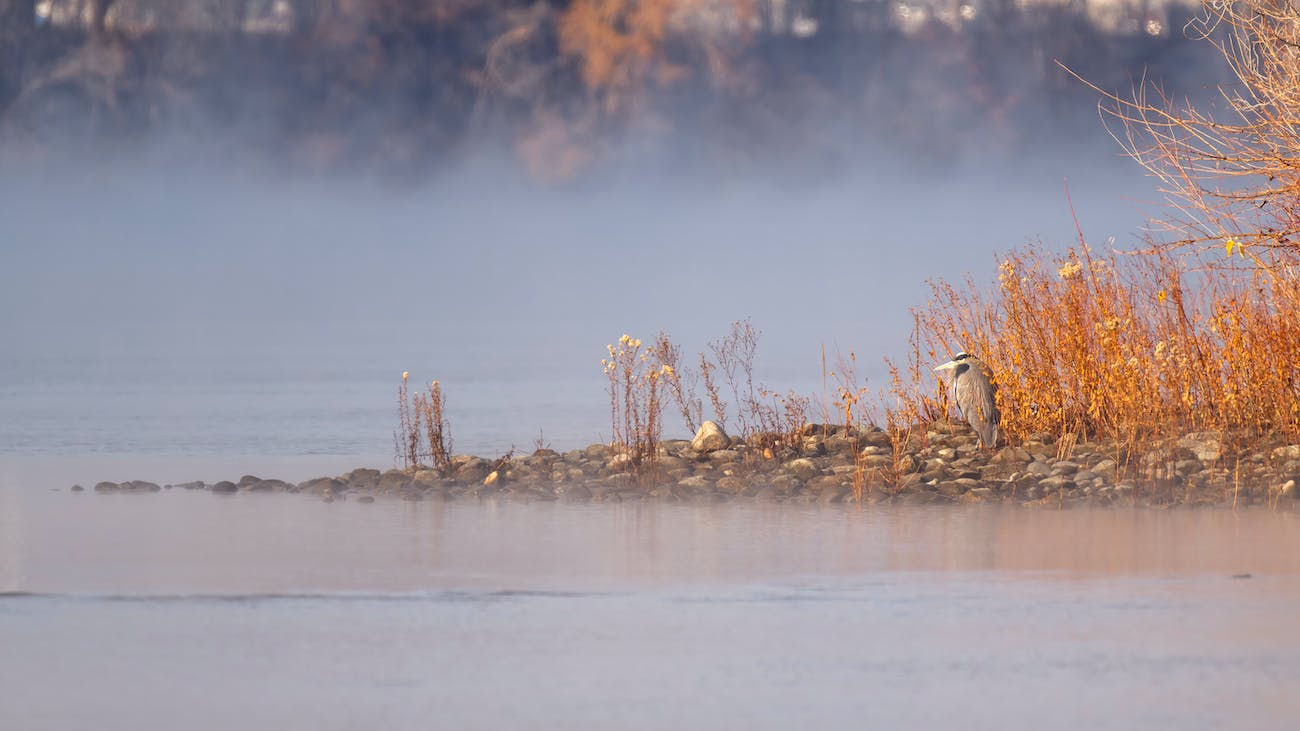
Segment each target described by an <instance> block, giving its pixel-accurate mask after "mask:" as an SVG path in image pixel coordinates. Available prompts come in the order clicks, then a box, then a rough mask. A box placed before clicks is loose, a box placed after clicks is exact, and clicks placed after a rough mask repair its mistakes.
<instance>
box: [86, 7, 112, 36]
mask: <svg viewBox="0 0 1300 731" xmlns="http://www.w3.org/2000/svg"><path fill="white" fill-rule="evenodd" d="M115 2H117V0H90V32H91V33H94V34H95V35H100V34H102V33H103V32H104V29H105V28H106V24H107V21H108V11H109V9H110V8H112V7H113V4H114V3H115Z"/></svg>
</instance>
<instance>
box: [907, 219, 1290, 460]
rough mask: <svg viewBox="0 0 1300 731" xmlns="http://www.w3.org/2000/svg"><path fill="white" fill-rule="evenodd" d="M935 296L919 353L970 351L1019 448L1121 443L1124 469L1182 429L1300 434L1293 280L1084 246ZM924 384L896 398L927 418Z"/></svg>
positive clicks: (923, 321)
mask: <svg viewBox="0 0 1300 731" xmlns="http://www.w3.org/2000/svg"><path fill="white" fill-rule="evenodd" d="M933 288H934V297H933V300H932V301H931V303H930V305H929V306H928V307H927V308H926V309H924V310H922V311H920V312H919V313H918V326H919V335H920V339H921V347H922V349H923V350H924V352H925V353H927V354H928V355H929V356H930V360H933V361H938V360H941V359H942V356H943V354H950V353H952V352H956V351H957V350H959V349H965V350H968V351H970V352H973V353H977V354H979V355H980V357H981V358H983V359H984V360H985V362H987V363H988V364H989V365H990V367H992V369H993V371H994V373H995V380H996V383H997V387H998V393H997V398H998V407H999V409H1000V410H1001V412H1002V429H1003V433H1004V434H1005V435H1006V437H1007V440H1008V441H1009V442H1010V443H1016V442H1018V441H1020V440H1023V439H1025V438H1027V437H1029V436H1031V435H1037V434H1043V433H1045V434H1048V435H1050V436H1051V437H1053V438H1058V439H1059V438H1061V437H1063V436H1065V435H1073V436H1072V437H1071V438H1072V439H1080V438H1101V439H1108V440H1114V442H1115V444H1116V449H1117V453H1118V454H1119V455H1120V456H1121V458H1122V460H1121V464H1123V463H1124V462H1126V461H1127V460H1128V459H1129V458H1131V457H1133V456H1135V455H1137V454H1139V453H1144V452H1145V451H1148V450H1149V449H1150V448H1152V447H1153V446H1154V445H1155V444H1157V443H1159V442H1160V441H1161V439H1162V438H1166V437H1173V436H1178V435H1181V434H1184V433H1187V432H1194V431H1204V430H1217V431H1221V432H1223V433H1225V434H1235V435H1238V436H1246V435H1250V434H1261V433H1271V432H1281V433H1283V434H1286V435H1287V436H1288V437H1291V438H1295V437H1297V436H1300V406H1298V405H1297V394H1298V391H1297V386H1298V383H1297V376H1298V375H1300V374H1298V373H1297V371H1296V367H1295V364H1296V363H1300V322H1298V321H1297V319H1296V317H1295V315H1294V313H1295V312H1297V311H1298V310H1297V306H1300V287H1297V282H1296V280H1294V279H1292V278H1289V277H1277V276H1274V275H1272V274H1270V273H1268V272H1265V271H1263V270H1254V271H1234V270H1223V269H1216V268H1206V267H1203V266H1201V267H1197V268H1195V269H1190V268H1188V267H1187V265H1186V263H1185V262H1183V261H1181V260H1179V259H1175V258H1172V257H1169V256H1165V255H1163V254H1159V253H1151V254H1145V255H1139V256H1123V255H1119V254H1114V253H1111V254H1108V255H1105V256H1102V255H1099V254H1097V253H1095V252H1094V251H1093V250H1092V248H1091V247H1089V246H1087V245H1085V244H1080V245H1078V246H1076V247H1073V248H1072V249H1070V250H1069V251H1068V252H1067V253H1066V254H1065V255H1064V256H1051V255H1049V254H1047V253H1045V252H1044V251H1043V250H1042V249H1040V248H1038V247H1026V248H1024V249H1021V250H1019V251H1017V252H1013V253H1012V254H1010V255H1008V256H1007V257H1006V258H1005V259H1004V260H1003V261H1002V263H1001V266H1000V272H999V277H998V282H997V286H996V288H995V289H994V290H993V292H992V295H991V296H990V295H986V294H985V290H983V289H982V288H980V287H978V286H977V285H975V284H974V283H972V282H969V281H968V282H967V283H966V284H965V285H963V286H955V285H952V284H950V283H947V282H943V281H940V282H937V283H935V284H934V285H933ZM923 379H924V376H921V374H916V373H914V374H913V377H912V379H911V380H910V382H909V383H907V385H906V387H905V388H904V390H902V391H901V393H900V398H899V402H900V405H901V408H900V412H901V413H906V414H908V415H909V416H912V417H915V418H917V419H918V421H925V419H926V417H932V416H934V415H935V414H934V410H935V407H936V406H939V405H940V402H939V401H938V400H937V399H933V398H931V397H929V396H927V395H926V394H925V389H924V388H923V387H922V386H921V385H920V384H922V383H924V380H923ZM901 380H903V379H896V383H897V382H899V381H901ZM940 413H942V412H940Z"/></svg>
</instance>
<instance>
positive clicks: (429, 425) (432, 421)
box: [393, 373, 452, 475]
mask: <svg viewBox="0 0 1300 731" xmlns="http://www.w3.org/2000/svg"><path fill="white" fill-rule="evenodd" d="M408 378H409V374H408V373H403V374H402V385H401V387H399V388H398V391H397V413H398V428H397V431H396V432H394V434H393V440H394V442H395V447H396V456H397V462H398V463H399V464H401V465H402V468H403V469H406V470H413V469H415V468H417V467H421V466H430V467H432V468H434V469H436V470H438V471H439V472H440V473H442V474H444V475H447V474H450V473H451V466H452V465H451V457H452V453H451V448H452V441H451V425H450V424H449V422H448V421H447V417H446V414H445V409H446V403H445V401H444V398H443V393H442V385H441V384H439V383H438V382H437V381H432V382H430V383H429V391H428V393H416V394H415V395H414V396H411V395H410V394H409V393H408V391H407V380H408Z"/></svg>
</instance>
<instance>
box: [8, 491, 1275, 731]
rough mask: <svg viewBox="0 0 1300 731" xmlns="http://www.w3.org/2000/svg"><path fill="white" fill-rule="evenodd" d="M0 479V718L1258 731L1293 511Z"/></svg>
mask: <svg viewBox="0 0 1300 731" xmlns="http://www.w3.org/2000/svg"><path fill="white" fill-rule="evenodd" d="M182 467H184V465H171V466H166V465H164V466H163V468H165V469H180V468H182ZM283 467H284V466H283V465H282V468H283ZM188 469H189V470H190V471H191V472H194V471H202V470H201V469H199V468H198V467H197V466H195V465H189V466H188ZM298 469H300V470H301V469H306V466H305V465H298ZM0 474H4V473H0ZM8 474H11V475H12V474H15V473H14V472H13V471H12V468H11V471H10V472H9V473H8ZM33 479H34V478H33ZM0 485H3V487H0V591H4V592H7V593H6V594H4V595H3V596H0V646H3V647H4V648H5V652H4V653H3V654H0V689H3V691H2V692H0V698H2V700H3V703H0V727H2V728H6V729H9V728H14V729H45V728H51V729H54V728H59V729H62V728H85V727H91V726H93V727H96V728H108V729H113V728H123V729H127V728H142V727H144V728H158V727H178V726H184V727H189V728H198V729H206V728H212V729H218V728H233V727H238V728H254V729H261V728H267V729H270V728H322V729H334V728H339V729H343V728H356V727H358V726H363V727H374V728H455V729H471V728H485V729H486V728H537V729H549V728H557V729H558V728H575V727H601V728H615V729H641V728H645V729H658V728H683V727H693V728H738V729H739V728H790V727H794V726H806V725H819V726H826V727H849V726H852V727H861V726H864V725H865V726H868V727H911V728H941V727H958V728H1003V727H1006V725H1007V723H1008V719H1015V721H1014V723H1013V725H1016V726H1023V727H1033V728H1046V729H1056V728H1125V729H1132V728H1171V727H1174V728H1191V729H1195V728H1222V727H1225V726H1231V727H1240V728H1270V727H1274V728H1279V727H1284V726H1285V725H1286V724H1287V723H1289V721H1290V719H1293V718H1294V717H1295V716H1296V714H1297V712H1300V699H1297V697H1296V696H1295V694H1293V693H1291V692H1290V688H1291V686H1292V685H1293V684H1294V679H1295V677H1296V676H1297V673H1300V639H1297V636H1296V634H1295V633H1294V632H1291V631H1290V630H1289V628H1290V626H1291V624H1292V623H1293V616H1292V615H1293V609H1294V607H1295V606H1296V602H1297V601H1300V516H1297V515H1295V514H1292V513H1270V512H1265V511H1250V512H1242V513H1232V512H1227V511H1191V510H1175V511H1150V510H1099V511H1092V510H1076V511H1066V512H1053V511H1030V510H1015V509H998V508H951V507H949V508H942V509H916V508H912V509H906V510H890V509H879V508H876V509H862V510H859V509H855V508H842V507H826V506H819V507H811V506H808V507H798V506H789V505H756V504H734V505H715V506H675V505H666V504H639V505H604V504H602V505H558V504H520V503H510V502H493V501H489V502H485V503H478V502H452V503H446V504H435V503H406V502H398V501H391V502H390V501H379V502H376V503H374V504H368V505H366V504H359V503H355V502H342V503H333V504H326V503H322V502H319V501H316V500H312V499H309V498H306V497H304V496H298V495H236V496H230V497H223V496H215V495H211V494H207V493H192V492H184V491H176V490H173V491H167V492H163V493H159V494H152V495H99V494H95V493H69V492H67V491H65V490H57V491H56V490H52V489H49V486H48V485H44V484H39V483H37V482H26V483H23V484H15V483H14V482H12V480H10V479H6V480H5V481H4V482H0ZM1243 574H1249V575H1250V578H1233V577H1234V576H1240V575H1243Z"/></svg>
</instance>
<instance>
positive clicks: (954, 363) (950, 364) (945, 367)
mask: <svg viewBox="0 0 1300 731" xmlns="http://www.w3.org/2000/svg"><path fill="white" fill-rule="evenodd" d="M956 367H957V361H955V360H950V361H948V362H947V363H944V364H943V365H941V366H939V367H938V368H935V370H936V371H946V370H950V369H952V368H956Z"/></svg>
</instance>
